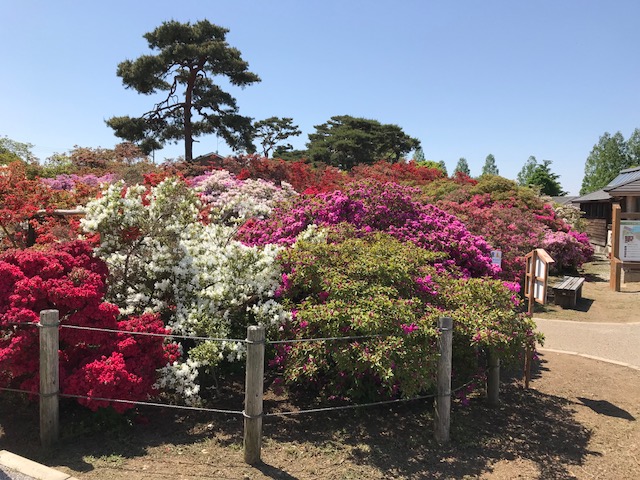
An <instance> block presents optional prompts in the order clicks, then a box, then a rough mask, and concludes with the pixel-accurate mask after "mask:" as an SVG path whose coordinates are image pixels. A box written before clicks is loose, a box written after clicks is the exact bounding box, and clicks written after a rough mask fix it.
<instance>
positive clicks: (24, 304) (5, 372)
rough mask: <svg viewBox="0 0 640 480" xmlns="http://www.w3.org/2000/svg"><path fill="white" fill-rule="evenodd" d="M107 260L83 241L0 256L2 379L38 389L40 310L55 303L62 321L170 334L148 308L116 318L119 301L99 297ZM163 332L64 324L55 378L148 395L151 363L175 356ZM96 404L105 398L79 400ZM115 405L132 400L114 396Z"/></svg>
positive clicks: (67, 385)
mask: <svg viewBox="0 0 640 480" xmlns="http://www.w3.org/2000/svg"><path fill="white" fill-rule="evenodd" d="M106 274H107V270H106V266H105V265H104V263H103V262H102V261H100V260H98V259H96V258H94V257H93V255H92V252H91V248H90V247H89V245H88V244H87V243H86V242H80V241H76V242H73V243H65V244H60V245H58V246H56V248H55V249H45V250H37V251H36V250H31V249H27V250H13V251H8V252H6V253H4V254H2V255H1V256H0V332H1V335H0V367H1V368H0V371H2V375H1V376H0V379H1V381H2V383H3V384H5V385H12V386H15V387H17V388H20V389H24V390H27V391H32V392H37V391H38V383H39V376H38V362H39V360H38V358H39V356H38V352H39V347H38V343H39V340H38V337H39V334H38V329H37V328H35V324H37V323H38V322H39V312H40V311H42V310H45V309H57V310H59V312H60V316H61V323H62V324H63V325H74V326H80V327H93V328H106V329H117V330H123V331H130V332H150V333H162V334H168V333H170V332H169V330H167V329H165V328H164V325H163V324H162V322H161V321H160V320H159V319H158V318H157V317H156V316H153V315H143V316H140V317H129V318H125V319H122V320H118V308H117V307H116V306H115V305H112V304H109V303H105V302H104V301H103V296H104V292H105V280H106ZM178 354H179V353H178V351H177V349H176V348H175V346H172V345H164V344H163V340H162V338H161V337H151V336H132V335H128V334H126V333H118V334H111V333H105V332H96V331H86V330H76V329H70V328H62V329H61V330H60V354H59V355H60V385H61V390H62V392H63V393H65V394H72V395H82V396H95V397H103V398H115V399H121V400H132V401H135V400H146V399H147V398H148V397H149V396H150V395H153V394H154V393H156V390H155V389H154V383H155V381H156V369H158V368H161V367H163V366H164V365H166V364H167V363H169V362H172V361H175V360H176V359H177V357H178ZM78 402H79V403H81V404H82V405H86V406H88V407H89V408H91V409H93V410H96V409H98V408H100V407H106V406H109V405H110V402H106V401H98V400H86V399H80V400H78ZM111 406H112V407H113V408H114V409H115V410H116V411H119V412H122V411H125V410H127V409H129V408H131V407H132V404H127V403H119V402H118V403H113V404H111Z"/></svg>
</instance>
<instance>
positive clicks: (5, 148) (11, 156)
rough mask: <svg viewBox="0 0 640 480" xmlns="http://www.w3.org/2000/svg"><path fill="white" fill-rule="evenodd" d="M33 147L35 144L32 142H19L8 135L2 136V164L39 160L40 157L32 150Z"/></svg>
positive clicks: (0, 142) (0, 144)
mask: <svg viewBox="0 0 640 480" xmlns="http://www.w3.org/2000/svg"><path fill="white" fill-rule="evenodd" d="M32 148H33V145H32V144H30V143H22V142H17V141H15V140H12V139H10V138H9V137H7V136H4V137H0V165H7V164H9V163H11V162H15V161H22V162H24V163H35V162H37V161H38V159H37V158H36V156H35V155H34V154H33V153H32V152H31V149H32Z"/></svg>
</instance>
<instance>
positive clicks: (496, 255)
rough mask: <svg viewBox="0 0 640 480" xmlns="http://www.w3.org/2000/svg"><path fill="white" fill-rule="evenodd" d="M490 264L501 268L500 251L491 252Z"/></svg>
mask: <svg viewBox="0 0 640 480" xmlns="http://www.w3.org/2000/svg"><path fill="white" fill-rule="evenodd" d="M491 264H492V265H497V266H499V267H500V268H502V250H491Z"/></svg>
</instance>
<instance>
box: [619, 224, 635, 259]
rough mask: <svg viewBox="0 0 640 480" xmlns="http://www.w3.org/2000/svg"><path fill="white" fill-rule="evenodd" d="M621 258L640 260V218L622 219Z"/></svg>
mask: <svg viewBox="0 0 640 480" xmlns="http://www.w3.org/2000/svg"><path fill="white" fill-rule="evenodd" d="M619 255H620V260H622V261H623V262H640V220H620V251H619Z"/></svg>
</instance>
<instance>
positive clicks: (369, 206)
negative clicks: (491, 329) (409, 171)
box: [239, 182, 497, 276]
mask: <svg viewBox="0 0 640 480" xmlns="http://www.w3.org/2000/svg"><path fill="white" fill-rule="evenodd" d="M416 193H417V191H416V190H415V189H412V188H409V187H403V186H401V185H397V184H393V183H386V184H381V183H376V182H363V183H355V184H352V185H350V186H349V187H348V188H347V189H346V190H345V191H344V192H341V191H334V192H331V193H325V194H318V195H315V196H303V197H301V198H299V199H297V200H296V201H295V202H294V203H293V206H292V208H287V209H284V208H281V209H278V208H277V209H276V210H275V211H274V214H273V215H272V216H271V217H269V218H267V219H265V220H255V221H249V222H247V223H245V224H244V225H243V226H242V228H241V229H240V232H239V238H240V239H241V240H243V241H244V242H245V243H247V244H248V245H264V244H268V243H279V244H282V245H291V244H293V243H294V242H295V240H296V237H297V235H298V234H300V233H301V232H302V231H303V230H304V229H305V228H307V227H308V226H309V225H312V224H315V225H318V226H328V225H337V224H339V223H342V222H347V223H350V224H352V225H354V226H355V227H356V229H357V230H358V231H362V232H370V231H380V232H388V233H389V234H391V235H392V236H394V237H396V238H398V239H399V240H401V241H410V242H412V243H414V244H415V245H418V246H420V247H422V248H425V249H428V250H433V251H437V252H445V253H447V254H448V258H447V259H446V260H443V262H442V263H443V266H446V265H451V264H455V265H457V266H459V267H460V271H461V273H462V274H463V275H464V276H483V275H490V276H493V275H495V274H496V273H497V269H496V268H495V267H494V266H493V265H491V258H490V251H491V247H490V246H489V244H488V243H487V242H486V241H485V240H484V239H482V238H481V237H478V236H476V235H472V234H471V233H469V231H468V230H467V228H466V227H465V225H464V224H463V223H462V222H461V221H460V220H458V219H457V218H456V217H454V216H453V215H450V214H448V213H446V212H444V211H443V210H440V209H439V208H437V207H435V206H433V205H424V204H421V203H419V202H416V201H414V200H412V198H411V195H413V194H416Z"/></svg>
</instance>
